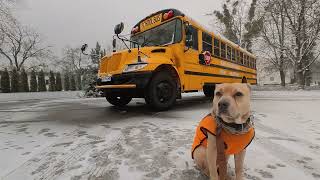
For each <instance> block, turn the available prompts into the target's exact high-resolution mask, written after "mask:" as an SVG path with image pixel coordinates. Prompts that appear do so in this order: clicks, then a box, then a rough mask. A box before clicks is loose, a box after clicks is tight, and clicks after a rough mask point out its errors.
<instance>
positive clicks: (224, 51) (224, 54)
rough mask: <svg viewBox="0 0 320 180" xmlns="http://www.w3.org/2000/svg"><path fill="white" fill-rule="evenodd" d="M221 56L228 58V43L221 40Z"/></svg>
mask: <svg viewBox="0 0 320 180" xmlns="http://www.w3.org/2000/svg"><path fill="white" fill-rule="evenodd" d="M221 58H222V59H225V58H226V44H225V43H224V42H221Z"/></svg>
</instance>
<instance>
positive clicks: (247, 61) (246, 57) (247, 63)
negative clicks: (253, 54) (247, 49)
mask: <svg viewBox="0 0 320 180" xmlns="http://www.w3.org/2000/svg"><path fill="white" fill-rule="evenodd" d="M245 59H246V66H247V67H248V66H249V60H248V56H247V55H245Z"/></svg>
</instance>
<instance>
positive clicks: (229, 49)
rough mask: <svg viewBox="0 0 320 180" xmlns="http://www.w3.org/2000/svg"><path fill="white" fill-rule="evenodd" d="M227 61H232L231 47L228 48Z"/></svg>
mask: <svg viewBox="0 0 320 180" xmlns="http://www.w3.org/2000/svg"><path fill="white" fill-rule="evenodd" d="M227 59H228V60H231V47H230V46H227Z"/></svg>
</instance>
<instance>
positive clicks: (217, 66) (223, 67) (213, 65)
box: [210, 64, 257, 75]
mask: <svg viewBox="0 0 320 180" xmlns="http://www.w3.org/2000/svg"><path fill="white" fill-rule="evenodd" d="M210 66H211V67H216V68H221V69H227V70H231V71H237V72H242V73H247V74H252V75H257V74H256V73H252V72H247V71H243V70H240V69H234V68H230V67H225V66H220V65H216V64H210Z"/></svg>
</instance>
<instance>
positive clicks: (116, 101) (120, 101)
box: [106, 95, 132, 107]
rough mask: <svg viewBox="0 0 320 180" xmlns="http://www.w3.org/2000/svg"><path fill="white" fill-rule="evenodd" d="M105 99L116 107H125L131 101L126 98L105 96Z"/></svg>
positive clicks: (129, 98)
mask: <svg viewBox="0 0 320 180" xmlns="http://www.w3.org/2000/svg"><path fill="white" fill-rule="evenodd" d="M106 99H107V101H108V102H109V103H110V104H112V105H114V106H118V107H122V106H125V105H127V104H129V102H130V101H131V100H132V98H131V97H128V96H110V95H107V96H106Z"/></svg>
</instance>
